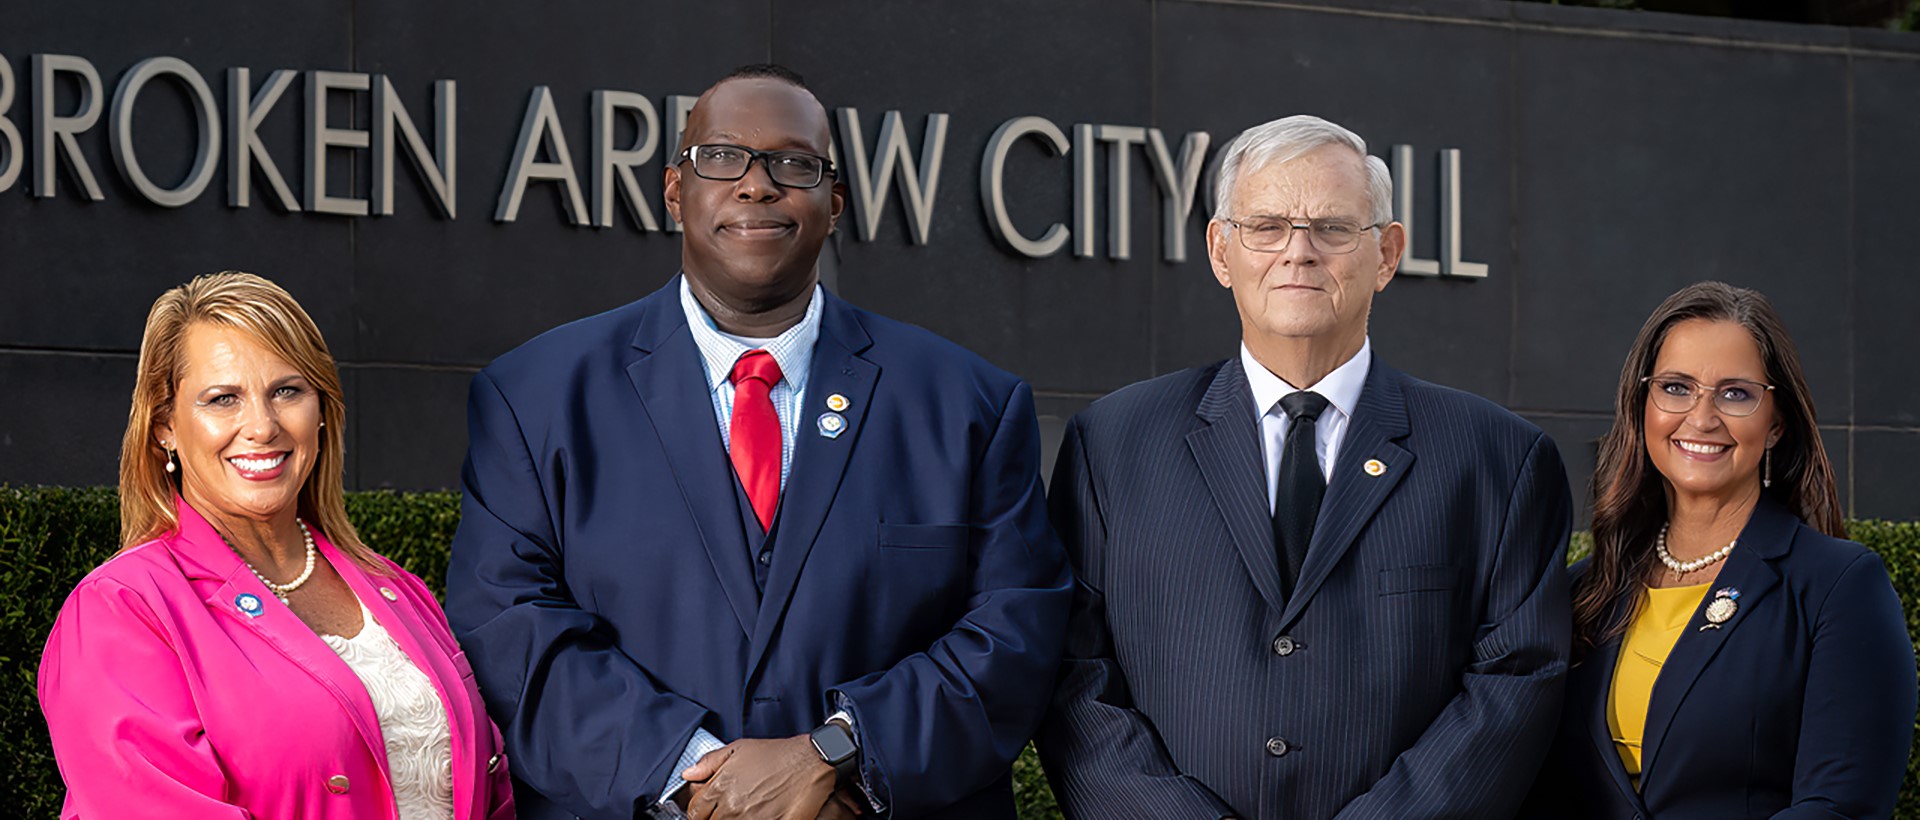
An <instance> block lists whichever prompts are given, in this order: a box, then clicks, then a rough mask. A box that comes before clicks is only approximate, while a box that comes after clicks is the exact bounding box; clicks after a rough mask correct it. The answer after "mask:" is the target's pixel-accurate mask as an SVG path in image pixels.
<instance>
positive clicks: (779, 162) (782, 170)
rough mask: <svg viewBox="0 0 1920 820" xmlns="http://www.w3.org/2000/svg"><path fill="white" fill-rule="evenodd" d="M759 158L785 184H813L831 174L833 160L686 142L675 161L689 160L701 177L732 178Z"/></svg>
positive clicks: (772, 176)
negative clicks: (687, 143)
mask: <svg viewBox="0 0 1920 820" xmlns="http://www.w3.org/2000/svg"><path fill="white" fill-rule="evenodd" d="M754 160H759V161H760V162H761V164H762V165H763V166H764V167H765V168H766V169H767V176H769V177H771V178H772V179H773V181H774V182H777V183H779V184H780V185H781V186H782V187H786V188H812V187H814V186H816V185H819V184H820V181H821V180H823V179H825V178H827V177H828V176H831V175H832V174H833V163H832V162H831V161H829V160H828V159H827V158H826V157H823V156H820V155H818V154H809V153H807V152H805V151H755V150H753V149H752V148H748V147H746V146H742V145H725V144H713V145H689V146H687V147H686V148H685V149H683V150H682V151H681V152H680V156H679V159H678V160H677V161H676V162H675V164H676V165H677V164H679V163H681V162H688V161H691V162H692V163H693V172H694V173H695V174H697V175H699V176H700V178H701V179H711V180H715V181H718V182H732V181H734V180H736V179H739V178H741V177H743V176H746V175H747V169H748V168H751V167H753V161H754Z"/></svg>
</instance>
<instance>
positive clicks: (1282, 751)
mask: <svg viewBox="0 0 1920 820" xmlns="http://www.w3.org/2000/svg"><path fill="white" fill-rule="evenodd" d="M1288 751H1289V749H1288V747H1287V741H1285V740H1283V739H1281V738H1277V737H1270V738H1267V754H1270V755H1273V756H1274V757H1286V756H1287V752H1288Z"/></svg>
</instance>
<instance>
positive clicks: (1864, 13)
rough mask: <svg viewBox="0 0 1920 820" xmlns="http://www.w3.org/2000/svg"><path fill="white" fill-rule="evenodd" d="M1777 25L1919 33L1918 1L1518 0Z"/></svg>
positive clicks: (1919, 8)
mask: <svg viewBox="0 0 1920 820" xmlns="http://www.w3.org/2000/svg"><path fill="white" fill-rule="evenodd" d="M1520 1H1521V2H1546V3H1552V4H1553V5H1556V6H1591V7H1594V8H1603V9H1628V10H1635V11H1665V12H1672V13H1675V14H1700V15H1706V16H1710V17H1739V18H1743V19H1747V20H1772V21H1775V22H1781V23H1814V24H1819V25H1828V26H1866V27H1871V28H1884V29H1891V30H1894V31H1920V0H1520Z"/></svg>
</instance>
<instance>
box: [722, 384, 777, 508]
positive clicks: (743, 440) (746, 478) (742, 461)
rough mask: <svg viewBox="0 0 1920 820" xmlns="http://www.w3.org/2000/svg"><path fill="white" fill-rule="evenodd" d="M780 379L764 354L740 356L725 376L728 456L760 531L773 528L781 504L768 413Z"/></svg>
mask: <svg viewBox="0 0 1920 820" xmlns="http://www.w3.org/2000/svg"><path fill="white" fill-rule="evenodd" d="M780 378H781V375H780V363H779V362H776V361H774V360H773V354H771V353H768V352H767V351H765V350H749V351H747V352H745V353H742V354H740V358H739V360H737V361H735V362H734V363H733V373H732V374H731V375H729V376H728V377H727V380H728V381H731V382H733V420H732V423H731V424H730V425H729V427H728V430H729V435H731V436H732V445H731V446H730V447H729V448H728V449H729V455H730V456H731V457H732V459H733V472H734V474H735V475H737V476H739V477H740V486H741V487H743V488H745V489H746V491H747V500H748V501H750V502H752V503H753V514H754V516H755V517H757V518H759V519H760V529H761V530H763V531H764V530H767V529H771V528H772V527H773V511H774V510H775V509H776V508H778V507H779V506H780V417H779V416H778V415H776V414H775V413H774V412H773V386H774V385H776V384H779V383H780Z"/></svg>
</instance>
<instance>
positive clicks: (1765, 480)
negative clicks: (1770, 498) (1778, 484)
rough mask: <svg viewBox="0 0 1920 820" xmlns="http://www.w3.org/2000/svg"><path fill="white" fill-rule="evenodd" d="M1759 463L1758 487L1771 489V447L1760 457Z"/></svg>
mask: <svg viewBox="0 0 1920 820" xmlns="http://www.w3.org/2000/svg"><path fill="white" fill-rule="evenodd" d="M1760 462H1761V467H1760V469H1761V473H1760V486H1762V487H1772V486H1773V448H1772V447H1768V448H1767V454H1766V455H1764V456H1761V457H1760Z"/></svg>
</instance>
